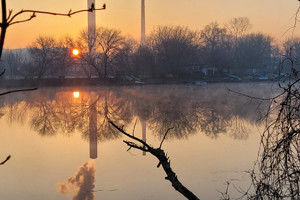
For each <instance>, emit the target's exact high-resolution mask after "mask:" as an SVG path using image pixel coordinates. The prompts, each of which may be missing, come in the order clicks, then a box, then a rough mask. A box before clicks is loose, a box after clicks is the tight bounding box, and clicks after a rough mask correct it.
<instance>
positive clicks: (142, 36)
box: [141, 0, 146, 46]
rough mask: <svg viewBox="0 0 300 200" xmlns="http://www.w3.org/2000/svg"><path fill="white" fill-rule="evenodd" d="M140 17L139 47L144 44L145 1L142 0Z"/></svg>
mask: <svg viewBox="0 0 300 200" xmlns="http://www.w3.org/2000/svg"><path fill="white" fill-rule="evenodd" d="M141 5H142V17H141V45H142V46H144V45H145V44H146V33H145V0H142V2H141Z"/></svg>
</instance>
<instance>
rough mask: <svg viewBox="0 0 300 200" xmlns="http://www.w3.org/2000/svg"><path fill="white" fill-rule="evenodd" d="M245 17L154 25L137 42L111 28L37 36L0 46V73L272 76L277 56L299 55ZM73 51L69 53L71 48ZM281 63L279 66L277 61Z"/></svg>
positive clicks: (292, 44)
mask: <svg viewBox="0 0 300 200" xmlns="http://www.w3.org/2000/svg"><path fill="white" fill-rule="evenodd" d="M250 29H251V24H250V22H249V19H248V18H246V17H239V18H233V19H232V20H230V21H229V22H228V23H227V24H225V25H224V26H220V25H219V24H218V23H216V22H214V23H210V24H208V25H206V26H205V27H204V28H203V29H202V30H199V31H194V30H191V29H189V28H188V27H183V26H158V27H156V28H154V29H153V30H152V32H151V33H150V34H149V35H148V36H147V39H146V44H144V45H140V43H139V42H137V41H135V40H134V39H132V38H130V37H125V36H124V35H123V34H122V33H121V31H119V30H117V29H111V28H104V27H98V28H96V30H90V31H88V30H84V31H82V32H81V33H80V35H79V36H78V37H77V38H75V39H74V38H71V37H69V36H65V37H63V38H60V39H56V38H54V37H51V36H40V37H38V38H37V39H36V40H35V41H34V42H32V43H31V44H30V45H29V46H28V47H27V48H26V49H19V50H7V51H5V52H4V55H3V60H2V62H1V65H2V66H1V67H2V68H5V69H6V73H5V78H9V79H24V78H25V79H36V78H38V79H39V78H58V77H60V78H65V77H77V78H92V77H94V78H95V77H98V78H100V79H103V80H107V79H112V78H119V79H132V77H140V78H158V77H160V78H162V77H164V78H176V79H195V80H203V79H207V78H218V77H228V76H230V75H238V76H241V77H246V76H248V77H249V76H251V77H254V76H267V75H268V76H275V74H276V73H278V71H279V68H278V67H279V64H280V62H281V60H282V58H283V57H284V58H286V57H299V56H300V39H299V38H298V39H293V40H291V39H288V40H286V41H285V42H284V43H283V44H281V45H278V44H275V43H274V41H273V39H272V38H271V37H270V36H268V35H265V34H263V33H252V32H250ZM75 48H76V49H78V50H79V54H78V55H74V54H73V53H72V51H73V49H75ZM281 67H282V66H281Z"/></svg>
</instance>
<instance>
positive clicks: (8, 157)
mask: <svg viewBox="0 0 300 200" xmlns="http://www.w3.org/2000/svg"><path fill="white" fill-rule="evenodd" d="M10 158H11V156H10V155H9V156H7V158H6V159H5V160H4V161H3V162H1V163H0V165H4V164H5V163H6V162H7V161H8V160H9V159H10Z"/></svg>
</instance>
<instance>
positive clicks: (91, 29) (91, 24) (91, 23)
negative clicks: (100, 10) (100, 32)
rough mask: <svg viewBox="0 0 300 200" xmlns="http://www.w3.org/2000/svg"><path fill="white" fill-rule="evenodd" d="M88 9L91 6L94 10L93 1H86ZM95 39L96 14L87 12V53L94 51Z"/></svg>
mask: <svg viewBox="0 0 300 200" xmlns="http://www.w3.org/2000/svg"><path fill="white" fill-rule="evenodd" d="M87 6H88V9H90V8H91V7H92V6H94V8H96V5H95V0H87ZM95 38H96V12H95V11H93V12H88V40H89V51H90V52H91V51H95V41H94V40H95Z"/></svg>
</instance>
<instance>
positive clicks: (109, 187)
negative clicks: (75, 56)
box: [0, 83, 276, 200]
mask: <svg viewBox="0 0 300 200" xmlns="http://www.w3.org/2000/svg"><path fill="white" fill-rule="evenodd" d="M227 87H228V88H231V89H234V90H236V91H239V92H243V93H246V94H249V95H253V96H257V97H269V96H270V95H271V94H272V89H271V88H272V85H271V84H265V83H264V84H261V83H255V84H228V85H224V84H212V85H207V86H201V87H197V86H139V87H133V86H132V87H113V88H102V87H90V88H42V89H39V90H37V91H33V92H27V93H18V94H11V95H7V96H4V97H2V98H1V100H0V102H1V109H0V114H1V119H0V127H1V132H0V138H1V140H0V152H1V155H0V158H1V160H4V159H5V158H6V156H7V155H12V158H11V160H9V161H8V162H7V163H6V164H5V165H4V166H1V167H0V176H1V178H0V199H3V200H20V199H23V200H41V199H50V200H52V199H58V200H60V199H62V200H63V199H87V200H91V199H106V200H110V199H111V200H121V199H122V200H124V199H131V200H141V199H149V200H156V199H173V200H176V199H178V200H179V199H184V198H183V197H182V196H181V195H180V194H179V193H177V192H176V191H175V190H174V189H173V188H172V186H171V184H170V183H169V182H167V181H166V180H164V177H165V174H164V171H163V170H162V169H161V168H156V165H157V164H158V163H157V160H156V159H155V158H154V157H153V156H151V155H149V154H146V155H145V154H144V153H143V152H140V151H137V150H130V151H127V149H128V147H127V146H126V145H125V144H124V143H123V140H124V139H126V138H125V137H124V136H122V135H120V134H119V133H118V132H117V131H116V130H115V129H114V128H113V127H111V126H110V125H109V123H108V119H111V120H113V121H114V122H115V123H117V124H119V125H124V128H125V130H126V131H127V132H129V133H131V134H134V135H135V136H138V137H140V138H142V139H144V140H147V142H148V143H149V144H152V145H153V146H155V147H158V146H159V144H160V141H161V139H162V137H163V135H164V133H165V132H166V130H167V129H168V128H170V127H173V128H174V129H173V130H172V131H171V132H170V133H169V134H168V136H167V139H166V141H165V142H164V144H163V149H164V150H165V151H166V152H167V153H168V156H169V157H170V159H171V166H172V167H173V170H174V171H175V172H176V173H177V175H178V177H179V180H181V182H182V183H183V184H185V185H186V186H187V187H188V188H189V189H190V190H192V191H193V192H194V193H195V194H196V195H197V196H198V197H199V198H200V199H219V198H220V196H221V195H220V193H219V191H225V189H226V183H227V181H230V182H231V183H233V184H235V185H236V186H238V187H241V188H243V189H247V188H248V186H249V184H250V179H249V176H248V174H247V173H246V171H248V170H250V169H251V168H252V166H253V164H254V162H255V160H256V158H257V152H258V147H259V139H260V138H259V136H260V135H259V133H260V132H259V131H261V130H263V124H262V123H261V122H259V121H258V119H259V118H260V117H261V115H262V114H263V113H264V109H265V108H266V106H267V104H268V102H265V103H261V102H260V101H255V100H253V99H252V100H251V99H249V98H245V97H242V96H238V95H236V94H233V93H230V92H228V90H227ZM75 91H78V92H79V97H74V92H75ZM275 92H276V91H275ZM75 96H76V95H75ZM229 191H230V192H231V194H232V197H238V196H239V195H240V194H239V193H238V192H237V191H236V190H235V189H234V188H233V187H230V190H229Z"/></svg>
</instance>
